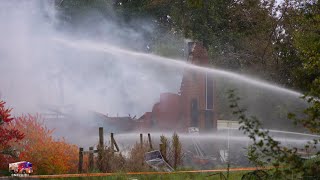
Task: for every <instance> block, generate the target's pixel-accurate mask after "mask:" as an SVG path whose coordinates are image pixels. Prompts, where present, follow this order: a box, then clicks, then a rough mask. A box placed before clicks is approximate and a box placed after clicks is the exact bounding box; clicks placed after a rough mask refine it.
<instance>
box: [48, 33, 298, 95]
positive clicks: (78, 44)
mask: <svg viewBox="0 0 320 180" xmlns="http://www.w3.org/2000/svg"><path fill="white" fill-rule="evenodd" d="M53 40H55V41H57V42H59V43H61V44H64V45H66V46H69V47H73V48H79V49H81V50H86V51H87V50H91V51H97V52H104V53H109V54H112V55H114V56H119V55H120V56H127V58H131V57H135V58H140V60H146V61H150V60H152V61H154V62H156V63H161V64H165V65H169V66H174V67H179V68H190V69H193V70H196V71H201V72H205V73H209V74H212V75H218V76H223V77H226V78H231V79H234V80H236V81H241V82H243V83H248V84H250V85H253V86H257V87H261V88H266V89H270V90H273V91H278V92H281V93H286V94H290V95H293V96H295V97H299V96H302V94H301V93H299V92H297V91H293V90H290V89H287V88H283V87H279V86H277V85H273V84H270V83H267V82H263V81H261V80H257V79H254V78H250V77H247V76H245V75H241V74H237V73H233V72H230V71H226V70H220V69H216V68H206V67H200V66H195V65H192V64H188V63H185V62H184V61H180V60H175V59H170V58H164V57H161V56H156V55H152V54H145V53H139V52H134V51H130V50H126V49H121V48H118V47H115V46H112V45H110V44H105V43H97V42H92V41H83V40H81V41H72V40H67V39H63V38H53Z"/></svg>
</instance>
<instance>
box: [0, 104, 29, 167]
mask: <svg viewBox="0 0 320 180" xmlns="http://www.w3.org/2000/svg"><path fill="white" fill-rule="evenodd" d="M10 112H11V109H8V108H6V107H5V102H4V101H0V169H2V168H4V167H5V168H6V167H7V162H8V161H10V160H12V157H13V156H15V155H16V154H15V151H14V149H13V147H12V144H13V143H14V142H18V141H20V140H21V139H22V138H23V137H24V134H23V133H22V132H21V131H19V130H18V128H9V126H10V124H11V123H12V121H14V118H13V117H11V114H10Z"/></svg>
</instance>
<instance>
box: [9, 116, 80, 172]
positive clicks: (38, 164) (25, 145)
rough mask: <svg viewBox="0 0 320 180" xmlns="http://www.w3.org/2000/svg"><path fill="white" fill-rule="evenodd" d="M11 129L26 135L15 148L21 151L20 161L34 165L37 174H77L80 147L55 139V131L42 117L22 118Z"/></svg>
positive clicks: (17, 119)
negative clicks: (47, 125)
mask: <svg viewBox="0 0 320 180" xmlns="http://www.w3.org/2000/svg"><path fill="white" fill-rule="evenodd" d="M10 127H11V128H17V129H19V130H20V131H21V132H23V133H24V134H25V137H24V139H23V140H21V141H20V142H19V143H17V144H15V145H14V146H15V148H16V149H18V150H19V151H20V155H19V160H21V161H30V162H32V163H33V169H34V172H35V174H62V173H76V172H77V165H78V147H77V146H76V145H73V144H69V143H67V142H66V141H65V140H64V139H55V138H54V137H53V135H52V133H53V130H50V129H48V128H47V127H46V126H45V125H44V124H43V121H42V118H41V117H40V116H34V115H23V116H20V117H18V118H16V120H15V122H14V123H12V124H11V125H10Z"/></svg>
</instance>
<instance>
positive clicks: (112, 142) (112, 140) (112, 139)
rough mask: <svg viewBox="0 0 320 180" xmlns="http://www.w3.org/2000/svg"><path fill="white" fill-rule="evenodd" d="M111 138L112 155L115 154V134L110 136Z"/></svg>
mask: <svg viewBox="0 0 320 180" xmlns="http://www.w3.org/2000/svg"><path fill="white" fill-rule="evenodd" d="M110 136H111V137H110V138H111V153H112V155H113V154H114V138H113V133H111V134H110Z"/></svg>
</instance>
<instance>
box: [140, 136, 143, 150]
mask: <svg viewBox="0 0 320 180" xmlns="http://www.w3.org/2000/svg"><path fill="white" fill-rule="evenodd" d="M140 146H141V149H142V146H143V136H142V134H141V133H140Z"/></svg>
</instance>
